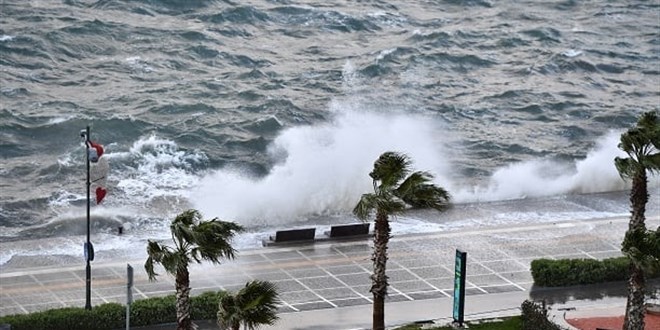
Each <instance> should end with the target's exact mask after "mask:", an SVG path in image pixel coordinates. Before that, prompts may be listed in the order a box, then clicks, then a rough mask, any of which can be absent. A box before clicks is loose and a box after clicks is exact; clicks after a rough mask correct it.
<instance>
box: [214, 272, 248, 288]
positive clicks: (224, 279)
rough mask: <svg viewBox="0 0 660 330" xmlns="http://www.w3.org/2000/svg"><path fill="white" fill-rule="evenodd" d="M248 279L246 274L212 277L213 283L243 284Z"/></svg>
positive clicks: (223, 284)
mask: <svg viewBox="0 0 660 330" xmlns="http://www.w3.org/2000/svg"><path fill="white" fill-rule="evenodd" d="M249 280H250V277H249V276H248V275H235V276H226V275H224V276H218V277H216V278H214V281H215V283H218V284H219V285H222V286H225V285H236V284H245V283H246V282H247V281H249Z"/></svg>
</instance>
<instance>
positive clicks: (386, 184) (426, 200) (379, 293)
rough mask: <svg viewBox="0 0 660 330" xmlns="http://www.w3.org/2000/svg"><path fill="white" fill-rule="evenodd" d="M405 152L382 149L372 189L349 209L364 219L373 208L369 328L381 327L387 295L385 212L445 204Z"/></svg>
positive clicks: (388, 229) (439, 190)
mask: <svg viewBox="0 0 660 330" xmlns="http://www.w3.org/2000/svg"><path fill="white" fill-rule="evenodd" d="M410 167H411V162H410V160H409V158H408V156H406V155H404V154H400V153H396V152H385V153H383V154H382V155H381V156H380V157H379V158H378V159H377V160H376V162H375V163H374V169H373V171H371V173H369V176H370V177H371V178H372V180H373V186H374V192H373V193H368V194H364V195H362V197H361V198H360V201H359V202H358V203H357V205H356V206H355V208H354V209H353V214H355V216H357V217H358V218H359V219H361V220H363V221H365V220H366V219H367V218H368V217H369V215H370V214H371V212H372V211H373V210H375V211H376V222H375V228H374V252H373V257H372V261H373V263H374V273H373V274H372V275H371V281H372V285H371V290H370V291H371V293H372V294H373V297H374V302H373V329H374V330H382V329H385V296H386V295H387V286H388V283H387V275H385V270H386V267H387V244H388V242H389V240H390V233H391V227H390V223H389V216H390V215H395V214H397V213H400V212H402V211H403V210H405V208H406V206H408V205H410V206H412V207H416V208H434V209H437V210H443V209H445V208H446V207H447V205H448V202H449V199H450V196H449V193H448V192H447V191H446V190H445V189H443V188H441V187H438V186H435V185H433V184H432V183H431V180H432V179H433V176H432V175H431V174H430V173H428V172H414V173H412V174H410V175H408V174H409V173H410V171H411V169H410Z"/></svg>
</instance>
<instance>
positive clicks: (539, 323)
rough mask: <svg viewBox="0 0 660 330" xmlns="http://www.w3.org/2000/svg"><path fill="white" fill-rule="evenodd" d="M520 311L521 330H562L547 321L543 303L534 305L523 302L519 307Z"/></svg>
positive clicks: (533, 303) (534, 303)
mask: <svg viewBox="0 0 660 330" xmlns="http://www.w3.org/2000/svg"><path fill="white" fill-rule="evenodd" d="M520 309H521V310H522V313H521V319H522V329H523V330H562V329H563V328H562V327H560V326H558V325H556V324H554V323H552V322H551V321H550V320H548V310H547V309H546V307H545V302H543V303H536V302H533V301H529V300H525V301H523V303H522V305H521V306H520Z"/></svg>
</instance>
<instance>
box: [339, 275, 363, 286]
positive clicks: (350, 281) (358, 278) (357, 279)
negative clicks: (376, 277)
mask: <svg viewBox="0 0 660 330" xmlns="http://www.w3.org/2000/svg"><path fill="white" fill-rule="evenodd" d="M369 276H371V274H369V273H361V274H347V275H337V276H336V277H337V278H338V279H339V280H341V281H342V282H344V283H346V284H347V285H350V286H355V285H367V284H369V285H370V284H371V278H370V277H369Z"/></svg>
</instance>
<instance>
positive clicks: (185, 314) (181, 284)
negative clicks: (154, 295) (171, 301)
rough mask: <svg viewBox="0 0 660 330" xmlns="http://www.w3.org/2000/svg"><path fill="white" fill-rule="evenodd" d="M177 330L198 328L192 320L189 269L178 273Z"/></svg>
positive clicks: (176, 284) (180, 270)
mask: <svg viewBox="0 0 660 330" xmlns="http://www.w3.org/2000/svg"><path fill="white" fill-rule="evenodd" d="M175 286H176V329H177V330H194V329H196V328H197V327H196V326H195V324H194V323H193V322H192V319H191V318H190V309H191V306H190V274H189V273H188V269H179V270H178V271H177V272H176V283H175Z"/></svg>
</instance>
